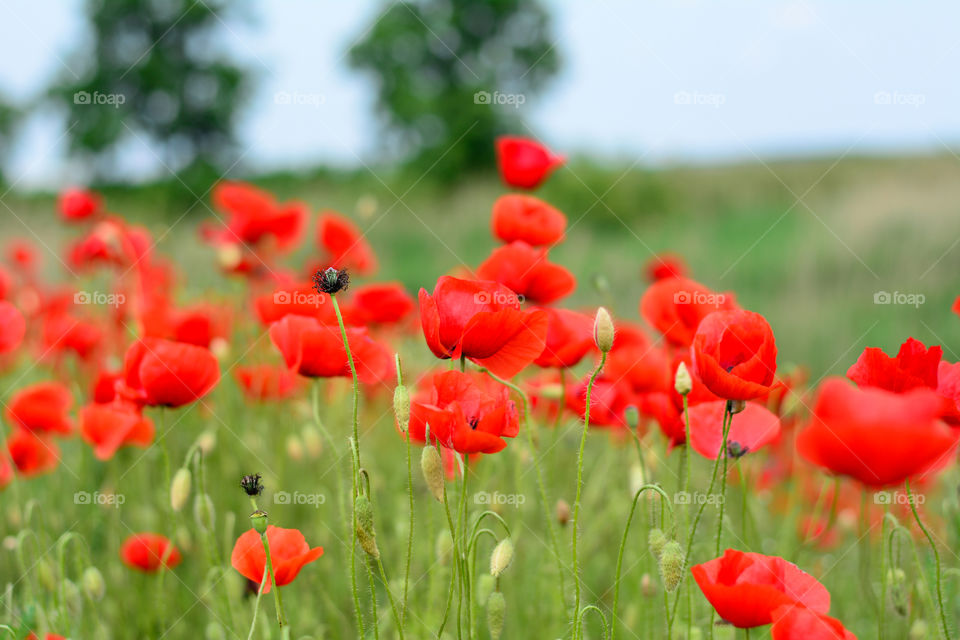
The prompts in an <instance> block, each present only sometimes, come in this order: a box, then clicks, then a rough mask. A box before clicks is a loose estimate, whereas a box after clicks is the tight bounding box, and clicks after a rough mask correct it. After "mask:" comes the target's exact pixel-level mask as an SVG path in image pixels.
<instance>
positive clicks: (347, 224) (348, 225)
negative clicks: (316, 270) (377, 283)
mask: <svg viewBox="0 0 960 640" xmlns="http://www.w3.org/2000/svg"><path fill="white" fill-rule="evenodd" d="M317 246H318V247H320V248H321V249H323V250H324V251H325V252H326V254H327V255H326V259H325V261H324V264H323V268H326V267H333V268H334V269H350V270H352V271H356V272H357V273H358V274H360V275H367V274H370V273H373V272H374V271H376V269H377V256H376V255H375V254H374V253H373V248H372V247H371V246H370V243H368V242H367V240H366V238H364V237H363V234H362V233H361V232H360V230H359V229H358V228H357V227H356V225H354V224H353V222H351V221H350V220H349V219H348V218H345V217H344V216H342V215H340V214H339V213H336V212H335V211H324V212H323V213H321V214H320V218H319V220H317Z"/></svg>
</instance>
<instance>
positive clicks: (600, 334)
mask: <svg viewBox="0 0 960 640" xmlns="http://www.w3.org/2000/svg"><path fill="white" fill-rule="evenodd" d="M593 341H594V342H596V343H597V348H598V349H600V351H602V352H604V353H608V352H609V351H610V349H613V320H612V319H611V318H610V313H609V312H608V311H607V310H606V309H604V308H603V307H599V308H598V309H597V315H596V317H595V318H594V320H593Z"/></svg>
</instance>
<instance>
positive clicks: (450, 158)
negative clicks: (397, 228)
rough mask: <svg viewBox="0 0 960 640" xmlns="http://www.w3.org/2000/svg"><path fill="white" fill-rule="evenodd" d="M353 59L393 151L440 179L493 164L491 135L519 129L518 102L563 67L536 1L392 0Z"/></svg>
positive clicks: (354, 50)
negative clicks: (371, 81)
mask: <svg viewBox="0 0 960 640" xmlns="http://www.w3.org/2000/svg"><path fill="white" fill-rule="evenodd" d="M349 60H350V65H351V66H352V67H353V68H355V69H360V70H364V71H368V72H370V73H371V74H372V75H374V76H375V77H376V85H377V86H376V94H377V98H376V109H377V111H378V113H379V116H380V118H381V121H382V123H383V125H384V128H385V135H384V148H385V151H386V152H387V154H388V155H390V156H393V157H395V158H399V159H402V160H404V161H406V162H407V166H408V167H410V168H412V169H413V170H414V171H418V172H423V171H426V170H429V171H430V173H431V177H433V178H435V179H439V180H441V181H451V180H452V179H453V178H454V177H455V176H457V175H459V174H460V173H462V172H463V171H465V170H470V169H477V168H490V167H492V166H493V163H494V154H493V146H492V144H491V141H492V140H493V139H494V138H495V137H496V136H498V135H501V134H504V133H508V132H513V133H516V132H517V131H518V130H519V128H520V125H519V111H520V110H519V107H521V106H523V105H524V104H528V103H529V102H530V101H531V99H532V98H533V97H534V95H535V94H536V93H537V92H538V91H540V90H541V89H542V88H543V86H544V85H545V84H546V82H547V81H548V80H549V79H550V78H551V77H552V76H553V75H554V74H555V73H556V72H557V69H558V67H559V56H558V53H557V48H556V42H555V40H554V36H553V35H552V33H551V26H550V19H549V16H548V14H547V12H546V10H545V9H544V8H543V6H542V5H541V4H540V3H539V2H536V1H532V0H482V1H478V0H420V1H410V2H397V3H390V6H389V8H387V9H386V10H385V11H384V12H383V13H382V14H380V15H378V16H377V17H376V18H375V19H374V23H373V24H372V25H371V26H370V27H369V28H368V30H367V31H366V32H365V35H364V37H363V39H362V40H360V41H359V42H357V43H356V44H355V45H354V46H353V47H352V48H351V49H350V53H349ZM441 159H442V161H441Z"/></svg>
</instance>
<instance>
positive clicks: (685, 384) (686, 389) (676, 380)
mask: <svg viewBox="0 0 960 640" xmlns="http://www.w3.org/2000/svg"><path fill="white" fill-rule="evenodd" d="M673 388H674V389H676V390H677V393H679V394H680V395H682V396H685V395H687V394H688V393H690V391H691V390H692V389H693V378H691V377H690V372H689V371H687V365H686V363H685V362H683V361H681V362H680V364H679V365H677V373H676V375H674V376H673Z"/></svg>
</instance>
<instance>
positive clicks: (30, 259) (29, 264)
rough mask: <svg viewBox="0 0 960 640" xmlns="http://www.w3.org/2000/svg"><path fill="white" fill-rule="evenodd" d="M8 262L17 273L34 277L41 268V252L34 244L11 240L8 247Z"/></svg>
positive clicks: (21, 240)
mask: <svg viewBox="0 0 960 640" xmlns="http://www.w3.org/2000/svg"><path fill="white" fill-rule="evenodd" d="M6 250H7V251H6V253H7V260H8V261H9V262H10V264H11V266H13V267H14V268H15V269H16V270H17V271H20V272H23V273H25V274H26V275H28V276H30V275H32V273H33V271H34V270H36V268H37V267H38V266H40V252H39V251H37V248H36V247H35V246H34V245H33V243H32V242H29V241H27V240H23V239H16V240H11V241H10V242H9V243H7V247H6Z"/></svg>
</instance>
